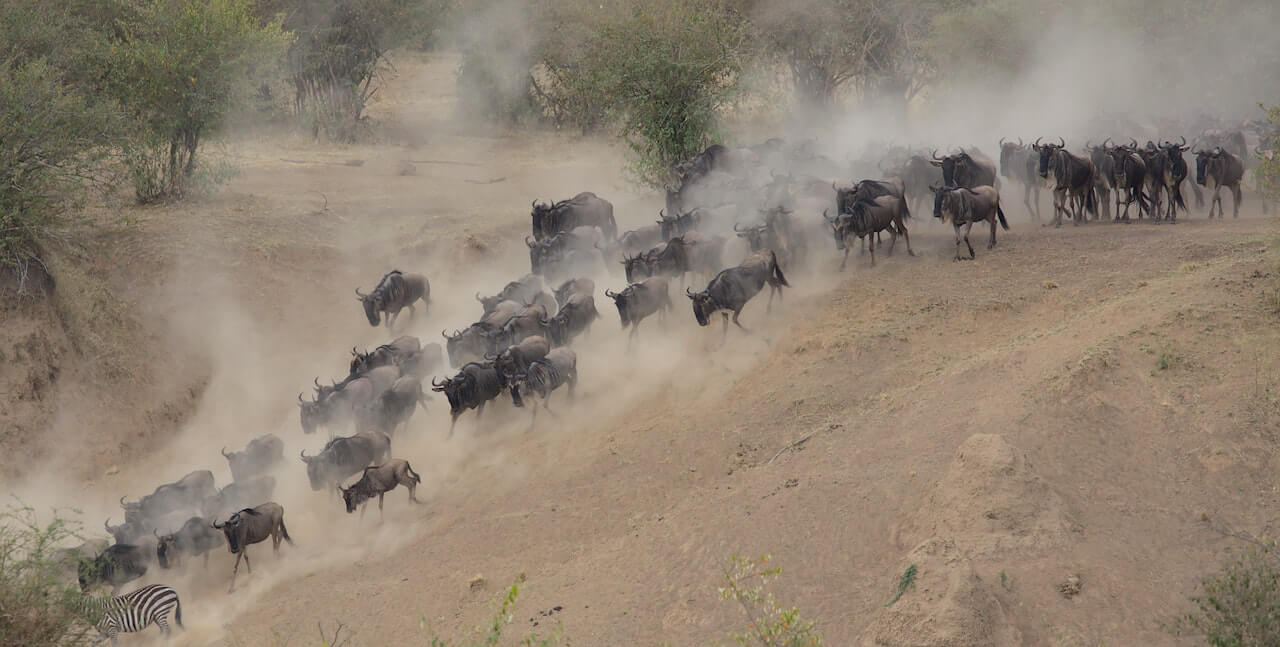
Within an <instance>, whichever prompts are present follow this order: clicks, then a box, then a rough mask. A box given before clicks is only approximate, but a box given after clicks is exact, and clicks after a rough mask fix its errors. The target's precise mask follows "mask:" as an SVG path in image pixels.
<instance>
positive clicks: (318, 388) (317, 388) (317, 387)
mask: <svg viewBox="0 0 1280 647" xmlns="http://www.w3.org/2000/svg"><path fill="white" fill-rule="evenodd" d="M313 381H314V382H315V383H316V390H317V391H319V390H320V389H322V388H324V387H322V386H320V376H319V375H317V376H316V379H315V380H313Z"/></svg>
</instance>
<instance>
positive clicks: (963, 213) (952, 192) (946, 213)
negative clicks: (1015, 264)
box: [933, 186, 1009, 261]
mask: <svg viewBox="0 0 1280 647" xmlns="http://www.w3.org/2000/svg"><path fill="white" fill-rule="evenodd" d="M933 216H934V217H935V218H939V219H941V220H942V222H944V223H945V222H947V221H948V220H950V221H951V226H952V227H954V228H955V231H956V257H955V260H957V261H962V260H966V259H965V258H964V257H962V256H961V255H960V243H961V241H963V242H964V244H965V246H966V247H968V248H969V258H968V259H967V260H973V259H974V258H975V254H974V253H973V245H971V244H969V230H970V229H972V228H973V225H974V224H975V223H979V222H983V221H986V222H989V223H991V240H990V241H989V242H988V243H987V249H993V248H994V247H995V246H996V219H997V218H998V219H999V220H1000V226H1001V227H1004V228H1005V231H1008V230H1009V223H1008V222H1007V221H1005V219H1004V210H1003V209H1001V208H1000V192H999V191H996V189H995V187H990V186H980V187H975V188H972V189H966V188H963V187H938V188H937V189H936V197H935V200H934V207H933ZM962 227H963V228H964V234H961V233H960V229H961V228H962Z"/></svg>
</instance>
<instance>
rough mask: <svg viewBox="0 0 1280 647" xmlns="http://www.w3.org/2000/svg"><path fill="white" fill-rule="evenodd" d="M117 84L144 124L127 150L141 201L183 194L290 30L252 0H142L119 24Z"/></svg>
mask: <svg viewBox="0 0 1280 647" xmlns="http://www.w3.org/2000/svg"><path fill="white" fill-rule="evenodd" d="M119 26H120V29H121V32H122V34H121V38H120V39H119V40H118V41H116V42H113V43H112V46H111V57H110V61H111V82H112V87H113V89H114V92H115V96H116V97H118V98H119V99H120V101H121V103H122V104H123V106H124V108H125V110H126V112H127V114H128V115H129V116H130V117H131V118H133V119H135V120H136V121H137V122H138V123H139V124H140V125H141V126H142V127H143V129H144V131H145V132H144V133H143V134H142V135H141V136H139V137H138V139H137V140H136V141H135V142H133V144H132V146H131V150H130V152H129V155H128V161H129V166H130V172H131V175H132V177H133V180H134V189H135V193H136V194H137V198H138V201H139V202H142V203H147V202H154V201H157V200H169V199H181V198H182V197H183V196H184V195H185V194H186V192H187V190H188V188H189V186H190V180H191V178H192V177H193V176H194V174H195V171H196V166H197V161H196V160H197V153H198V152H199V150H200V145H201V142H202V140H203V138H204V137H205V136H207V135H210V134H212V133H214V132H216V131H217V129H218V128H219V127H220V126H221V125H222V120H223V117H224V116H225V115H226V113H227V112H228V110H229V109H230V107H231V106H232V105H233V104H234V103H236V102H238V101H241V100H244V99H246V98H247V96H248V95H249V93H250V92H251V91H252V89H253V88H255V87H257V85H258V84H255V83H253V82H252V81H253V77H254V76H256V75H261V74H265V73H266V70H265V69H264V66H262V65H260V63H259V62H260V61H263V60H274V59H275V58H276V57H278V56H279V53H280V52H282V51H283V48H284V47H285V46H286V45H287V43H288V41H289V36H288V35H287V34H286V33H285V32H284V31H283V30H282V28H281V26H280V21H279V20H278V19H277V20H272V21H269V22H267V23H265V24H262V23H260V22H259V21H258V20H257V18H256V17H255V15H254V13H253V10H252V3H251V2H250V1H249V0H142V2H141V3H140V4H139V5H138V8H137V12H136V13H135V14H134V15H132V16H131V17H129V18H128V19H125V20H121V21H120V22H119Z"/></svg>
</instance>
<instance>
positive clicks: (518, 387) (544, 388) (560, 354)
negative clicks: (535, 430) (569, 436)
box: [511, 348, 578, 426]
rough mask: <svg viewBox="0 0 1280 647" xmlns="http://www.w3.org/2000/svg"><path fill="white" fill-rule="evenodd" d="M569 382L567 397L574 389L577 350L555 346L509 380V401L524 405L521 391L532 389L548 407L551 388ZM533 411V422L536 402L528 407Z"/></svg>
mask: <svg viewBox="0 0 1280 647" xmlns="http://www.w3.org/2000/svg"><path fill="white" fill-rule="evenodd" d="M566 384H567V385H568V386H569V399H570V400H572V399H573V389H574V387H575V386H577V384H578V354H577V353H575V352H573V351H572V350H569V349H568V348H557V349H555V350H553V351H551V352H550V353H547V356H546V357H544V358H542V359H539V360H537V361H534V362H532V363H530V364H529V367H528V368H527V369H526V370H525V371H524V372H523V373H520V374H519V375H516V376H515V377H514V378H513V381H512V384H511V402H512V403H513V404H515V405H516V406H517V407H523V406H524V399H523V395H522V394H524V393H533V394H535V395H537V396H538V397H539V398H542V408H543V409H546V410H547V411H551V406H550V405H549V403H548V401H549V400H550V398H551V392H552V391H555V390H556V389H558V388H560V387H561V386H563V385H566ZM530 409H531V410H532V413H533V420H532V422H530V423H529V424H530V425H531V426H532V425H533V424H536V423H537V421H538V404H537V403H536V402H535V403H533V406H532V407H530Z"/></svg>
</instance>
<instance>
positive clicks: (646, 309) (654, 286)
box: [604, 276, 671, 345]
mask: <svg viewBox="0 0 1280 647" xmlns="http://www.w3.org/2000/svg"><path fill="white" fill-rule="evenodd" d="M669 285H670V284H669V282H668V281H667V278H666V277H663V276H652V277H649V278H647V279H645V280H643V281H640V282H638V283H632V284H630V285H628V286H627V287H625V288H623V289H622V291H621V292H613V291H611V290H605V291H604V295H605V296H607V297H609V298H610V299H613V305H615V306H617V308H618V317H619V318H620V319H621V320H622V327H623V328H624V329H625V328H627V327H628V326H630V327H631V334H630V335H628V336H627V343H628V345H630V343H631V340H632V339H634V338H635V337H636V335H638V334H639V332H640V322H641V321H643V320H644V318H645V317H648V316H649V315H651V314H653V313H655V312H656V313H658V320H659V321H661V320H662V319H663V318H664V315H665V313H666V312H667V311H668V310H670V309H671V295H670V293H669V292H668V287H669Z"/></svg>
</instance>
